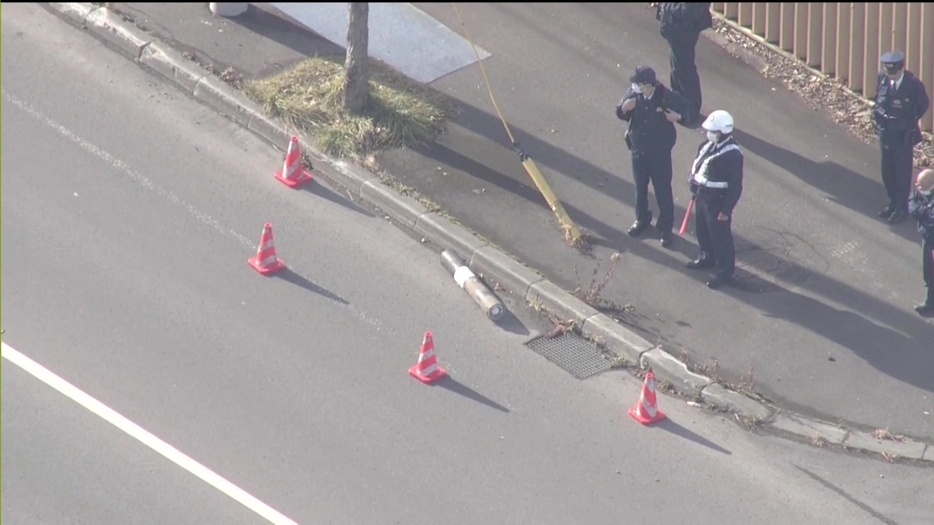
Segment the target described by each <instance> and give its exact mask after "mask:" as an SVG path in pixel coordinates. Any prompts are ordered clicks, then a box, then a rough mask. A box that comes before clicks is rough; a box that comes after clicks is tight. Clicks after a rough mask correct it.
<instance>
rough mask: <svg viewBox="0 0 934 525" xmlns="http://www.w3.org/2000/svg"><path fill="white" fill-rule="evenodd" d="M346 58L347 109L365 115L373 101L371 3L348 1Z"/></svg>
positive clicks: (345, 104) (345, 97)
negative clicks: (371, 80) (371, 85)
mask: <svg viewBox="0 0 934 525" xmlns="http://www.w3.org/2000/svg"><path fill="white" fill-rule="evenodd" d="M349 5H350V16H349V17H348V18H349V19H348V21H347V58H346V60H345V62H344V109H346V110H348V111H350V112H351V113H356V114H362V113H363V112H364V111H365V110H366V107H367V105H368V103H369V101H370V61H369V42H370V35H369V31H370V30H369V26H368V23H367V20H368V18H369V11H370V8H369V4H368V3H367V2H349Z"/></svg>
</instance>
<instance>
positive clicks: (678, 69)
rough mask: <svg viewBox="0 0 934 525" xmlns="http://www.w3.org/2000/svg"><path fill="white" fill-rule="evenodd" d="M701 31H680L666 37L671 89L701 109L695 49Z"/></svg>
mask: <svg viewBox="0 0 934 525" xmlns="http://www.w3.org/2000/svg"><path fill="white" fill-rule="evenodd" d="M699 37H700V34H699V33H688V34H684V33H678V34H676V35H674V36H669V37H668V38H666V40H668V48H669V49H670V52H671V54H670V59H671V75H670V77H671V78H670V80H671V89H672V90H673V91H677V92H678V93H680V94H681V95H682V96H683V97H684V98H686V99H687V100H688V102H691V103H692V104H694V106H695V107H696V108H697V110H698V111H700V109H701V101H702V99H701V86H700V77H699V76H698V75H697V65H696V64H695V50H696V48H697V40H698V38H699Z"/></svg>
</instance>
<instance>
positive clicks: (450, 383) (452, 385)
mask: <svg viewBox="0 0 934 525" xmlns="http://www.w3.org/2000/svg"><path fill="white" fill-rule="evenodd" d="M432 386H440V387H441V388H444V389H445V390H450V391H451V392H454V393H455V394H460V395H462V396H464V397H466V398H467V399H472V400H474V401H476V402H477V403H481V404H483V405H486V406H488V407H490V408H495V409H496V410H499V411H500V412H507V413H508V412H509V409H508V408H506V407H504V406H503V405H500V404H499V403H497V402H496V401H493V400H492V399H490V398H488V397H486V396H484V395H483V394H481V393H479V392H477V391H476V390H474V389H472V388H470V387H469V386H467V385H465V384H463V383H461V382H459V381H458V380H456V379H454V378H453V377H451V376H450V375H447V376H445V377H444V378H443V379H441V380H440V381H438V382H437V383H434V384H433V385H432Z"/></svg>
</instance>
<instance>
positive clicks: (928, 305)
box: [915, 288, 934, 317]
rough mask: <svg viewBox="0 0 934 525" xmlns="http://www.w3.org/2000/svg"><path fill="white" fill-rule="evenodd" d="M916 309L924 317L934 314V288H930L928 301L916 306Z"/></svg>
mask: <svg viewBox="0 0 934 525" xmlns="http://www.w3.org/2000/svg"><path fill="white" fill-rule="evenodd" d="M915 311H916V312H918V313H919V314H920V315H923V316H924V317H931V316H934V288H928V298H927V301H924V302H923V303H921V304H919V305H918V306H915Z"/></svg>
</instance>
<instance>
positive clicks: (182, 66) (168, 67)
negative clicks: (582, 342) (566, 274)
mask: <svg viewBox="0 0 934 525" xmlns="http://www.w3.org/2000/svg"><path fill="white" fill-rule="evenodd" d="M49 6H50V7H51V11H53V12H54V13H56V14H58V15H60V16H61V17H62V18H65V19H66V20H70V21H72V22H73V23H75V24H77V25H79V26H80V27H82V28H83V29H86V30H87V31H89V32H90V33H92V34H94V35H95V36H96V37H97V38H99V39H100V40H103V41H105V42H108V43H110V44H111V45H112V46H115V47H117V48H118V49H119V50H120V52H122V53H123V54H125V55H127V56H129V57H130V58H131V59H133V60H134V61H135V62H137V63H139V64H140V65H142V66H146V67H147V68H149V69H150V70H151V71H153V72H155V73H157V74H159V75H161V76H163V77H164V78H165V79H167V80H169V81H170V82H172V83H174V84H176V85H178V86H179V87H180V88H181V89H183V90H185V91H186V92H188V93H189V94H191V95H192V96H193V97H195V98H196V99H198V100H200V101H202V102H204V103H205V104H207V105H209V106H211V107H212V108H214V109H216V110H218V111H219V112H221V113H223V114H225V115H227V116H228V117H229V118H231V119H233V120H235V121H237V122H239V123H240V124H241V125H243V126H244V127H245V128H247V129H249V130H250V131H252V132H253V133H255V134H256V135H257V136H259V137H260V138H262V139H264V140H266V141H268V142H269V143H270V144H272V145H274V146H275V147H277V148H279V149H284V148H285V147H286V145H287V144H288V141H289V138H290V136H291V135H293V134H295V135H299V136H300V134H299V133H297V132H294V133H293V132H292V131H290V130H287V129H285V128H283V126H281V125H280V124H279V123H277V122H275V121H273V120H271V119H270V118H268V117H266V116H265V115H264V114H263V112H262V110H261V108H259V107H257V105H256V104H255V103H253V102H252V101H250V100H248V99H247V97H246V96H245V95H243V94H242V93H240V92H238V91H237V90H235V89H233V88H232V87H230V86H228V85H227V84H225V83H224V82H223V81H221V80H220V79H218V78H216V77H214V76H213V75H211V73H210V72H209V71H207V70H205V69H204V68H201V67H200V66H198V65H197V64H195V63H194V62H192V61H190V60H188V59H186V58H184V57H183V56H182V55H181V54H180V53H178V52H177V51H175V50H173V49H171V48H170V47H169V46H168V45H167V44H165V43H163V42H160V41H158V40H155V39H154V38H153V37H152V36H151V35H148V34H146V33H143V32H141V31H140V30H139V29H137V28H136V27H135V26H133V25H132V24H129V23H126V22H125V21H124V20H123V19H122V18H121V17H120V16H119V15H117V14H116V13H114V12H113V11H111V10H109V9H108V8H106V7H100V6H97V5H94V4H88V3H52V4H49ZM301 145H302V148H303V150H304V151H305V152H306V155H307V156H308V157H310V158H312V159H314V160H316V161H317V162H318V163H319V164H317V165H315V174H316V175H318V176H321V177H323V178H324V179H326V180H329V181H331V182H336V183H338V184H340V185H342V186H343V187H345V188H346V189H347V191H348V192H349V193H350V194H351V196H352V197H354V198H360V199H364V200H366V201H368V202H369V203H370V204H372V205H373V206H375V207H376V208H377V209H379V210H380V211H382V212H383V213H385V214H386V215H387V216H388V217H390V218H391V219H393V220H394V221H396V222H398V223H400V224H403V225H405V226H406V227H407V228H409V229H411V230H414V231H415V232H417V233H418V234H419V235H421V236H423V237H424V238H426V239H427V240H429V241H431V242H432V243H434V244H436V245H438V246H441V247H443V248H451V249H454V250H456V251H457V252H458V253H459V254H460V255H461V256H462V257H463V258H464V260H465V261H466V262H467V264H468V266H469V267H470V269H471V270H472V271H473V272H474V273H475V274H477V275H478V276H480V277H481V278H482V279H485V280H490V279H491V280H493V281H495V282H497V283H499V284H500V285H501V286H503V287H504V288H506V289H507V290H509V291H511V292H513V293H515V294H516V295H517V296H518V297H522V298H524V299H525V300H526V301H527V302H529V303H532V304H535V305H538V306H540V307H541V308H543V309H544V310H546V311H549V312H551V313H553V314H556V315H557V316H558V317H559V318H560V319H561V320H564V321H570V322H572V323H573V324H574V325H575V326H576V327H577V328H578V329H579V332H580V333H581V335H582V336H583V337H586V338H589V339H590V340H592V341H594V342H597V343H600V344H602V345H604V346H606V348H608V349H610V350H612V351H614V352H616V353H618V354H619V355H620V356H622V357H623V358H624V359H625V360H626V361H627V362H629V363H632V364H635V363H639V365H640V366H641V367H642V368H649V367H651V368H652V369H653V370H654V371H655V373H656V375H657V377H658V379H659V380H660V381H663V382H665V383H668V384H669V385H670V386H671V387H672V388H673V389H674V390H675V391H677V392H679V393H680V394H682V395H685V396H688V397H691V398H693V399H698V400H702V401H704V402H705V403H707V404H708V405H710V406H713V407H715V408H717V409H720V410H725V411H728V412H731V413H733V414H736V415H738V416H741V417H742V418H744V419H745V420H747V421H751V422H753V423H755V424H757V425H764V426H769V427H771V428H774V429H776V430H778V431H781V432H783V433H786V434H791V435H795V436H798V437H799V438H804V439H806V440H809V441H810V442H812V443H815V444H822V443H835V444H838V445H840V446H842V447H846V448H849V449H861V450H864V451H867V452H872V453H877V454H882V455H884V456H885V457H887V458H889V459H892V458H896V457H897V458H904V459H914V460H922V461H929V462H934V444H926V443H922V442H918V441H911V440H907V439H902V438H900V437H896V438H895V439H891V438H890V439H878V438H876V437H874V436H873V435H872V434H867V433H863V432H857V431H848V430H846V429H843V428H840V427H836V426H834V425H831V424H828V423H823V422H820V421H816V420H809V419H805V418H801V417H797V416H793V415H790V414H785V413H780V412H779V410H778V409H777V408H775V407H773V406H771V405H768V404H766V403H763V402H761V401H760V400H757V399H753V398H751V397H748V396H746V395H744V394H742V393H739V392H734V391H731V390H728V389H726V388H725V387H723V386H722V385H720V384H718V383H716V382H715V380H713V379H711V378H708V377H705V376H703V375H700V374H697V373H694V372H691V371H690V370H688V367H687V366H686V365H685V364H684V363H682V362H681V361H680V360H679V359H678V358H677V357H675V356H673V355H671V354H670V353H668V352H666V351H665V350H664V349H663V348H662V347H660V346H658V345H654V344H652V343H650V342H649V341H646V340H645V339H643V338H642V337H640V336H639V335H637V334H636V333H635V332H632V331H631V330H629V329H628V328H626V327H625V326H623V325H621V324H619V323H618V322H616V321H615V320H614V319H612V318H610V317H609V316H607V315H605V314H602V313H600V312H599V311H597V310H596V309H594V308H593V307H591V306H589V305H587V304H586V303H584V302H583V301H581V300H580V299H578V298H576V297H575V296H574V295H573V294H571V293H569V292H567V291H565V290H563V289H562V288H560V287H559V286H557V285H556V284H554V283H552V282H551V281H548V280H547V279H545V278H544V277H543V276H542V275H541V274H539V273H538V272H536V271H535V270H532V269H531V268H529V267H527V266H525V265H523V264H521V263H519V262H517V261H516V260H515V259H513V258H512V257H510V256H509V255H508V254H506V253H505V252H503V251H502V250H500V249H498V248H496V247H495V246H492V245H490V244H489V242H487V241H485V240H483V239H481V238H479V237H478V236H476V235H474V234H473V233H471V232H470V231H468V230H467V229H465V228H463V227H461V226H459V225H457V224H455V223H454V222H452V221H451V220H449V219H447V218H445V217H444V216H442V215H440V214H437V213H435V212H433V211H430V210H428V209H427V208H425V206H423V205H422V204H421V203H419V202H418V201H416V200H415V199H412V198H411V197H407V196H404V195H401V194H399V193H398V192H396V191H395V190H393V189H392V188H390V187H388V186H386V185H384V184H382V182H381V181H380V178H379V177H378V176H377V175H375V174H373V173H370V172H369V171H367V170H364V169H363V168H360V167H359V166H356V165H352V164H349V163H347V162H344V161H341V160H335V159H330V158H328V157H326V156H325V155H324V154H322V153H321V152H319V151H318V150H317V148H316V147H315V145H314V144H312V143H310V142H308V141H307V140H305V139H304V138H301Z"/></svg>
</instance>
